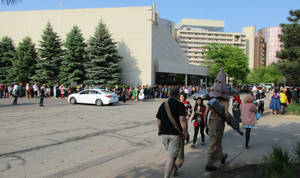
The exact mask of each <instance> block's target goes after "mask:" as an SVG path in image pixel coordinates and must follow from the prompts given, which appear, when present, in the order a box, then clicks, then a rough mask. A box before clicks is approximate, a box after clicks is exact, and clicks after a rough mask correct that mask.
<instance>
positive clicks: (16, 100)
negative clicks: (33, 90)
mask: <svg viewBox="0 0 300 178" xmlns="http://www.w3.org/2000/svg"><path fill="white" fill-rule="evenodd" d="M13 104H18V96H15V99H14V102H13Z"/></svg>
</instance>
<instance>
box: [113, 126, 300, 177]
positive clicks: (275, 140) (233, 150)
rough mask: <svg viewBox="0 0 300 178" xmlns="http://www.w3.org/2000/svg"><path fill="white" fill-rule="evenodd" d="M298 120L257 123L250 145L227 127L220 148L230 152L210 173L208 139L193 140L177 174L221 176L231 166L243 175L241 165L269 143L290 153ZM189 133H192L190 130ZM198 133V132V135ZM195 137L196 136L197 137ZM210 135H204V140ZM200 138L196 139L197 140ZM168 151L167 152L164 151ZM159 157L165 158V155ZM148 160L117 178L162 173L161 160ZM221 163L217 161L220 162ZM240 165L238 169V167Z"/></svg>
mask: <svg viewBox="0 0 300 178" xmlns="http://www.w3.org/2000/svg"><path fill="white" fill-rule="evenodd" d="M297 128H300V123H299V122H293V121H291V123H288V124H281V125H279V126H275V127H273V126H259V125H258V126H257V127H255V128H254V129H253V131H252V132H251V138H250V149H248V150H246V149H245V148H244V137H242V136H240V135H239V134H238V133H236V132H235V131H233V130H228V131H226V132H225V133H224V137H223V140H222V142H223V151H224V152H226V153H228V154H229V157H228V159H227V163H226V165H225V166H220V167H219V169H218V171H215V172H212V173H209V172H206V171H205V165H206V163H207V151H208V148H209V145H208V143H206V145H204V146H202V145H200V144H199V143H198V144H196V148H195V149H191V148H189V145H186V150H187V149H189V150H188V151H189V152H188V153H186V154H185V162H184V164H183V167H182V168H181V169H180V170H179V176H178V177H180V178H203V177H204V178H213V177H220V178H221V177H222V175H225V174H227V173H228V172H230V171H231V170H233V169H234V177H245V173H243V172H245V171H244V168H242V167H244V166H245V165H248V166H250V167H251V165H253V164H254V165H255V164H258V163H261V162H262V159H263V157H264V156H265V155H267V154H268V153H270V152H271V151H272V146H280V147H282V148H283V149H285V150H289V152H290V153H291V154H292V149H293V148H294V146H295V145H296V143H297V142H300V129H297ZM190 134H193V131H191V133H190ZM199 137H200V136H199ZM199 137H198V140H200V138H199ZM208 140H209V139H207V138H206V142H208ZM198 142H199V141H198ZM165 154H166V155H167V152H165ZM166 155H165V156H164V157H162V158H161V162H164V161H165V159H166V157H167V156H166ZM161 162H160V163H153V164H148V165H150V166H149V167H146V166H141V167H136V168H133V169H131V170H129V171H128V172H126V173H124V174H122V175H119V176H117V178H137V177H138V178H153V177H163V174H164V163H161ZM219 165H220V163H219ZM240 167H241V169H240V170H241V171H237V170H238V169H239V168H240Z"/></svg>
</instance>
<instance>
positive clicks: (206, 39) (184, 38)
mask: <svg viewBox="0 0 300 178" xmlns="http://www.w3.org/2000/svg"><path fill="white" fill-rule="evenodd" d="M181 39H183V40H181ZM178 40H179V41H185V40H205V41H223V42H227V41H228V42H232V41H233V39H223V38H222V39H216V38H201V37H198V38H197V37H194V38H190V37H179V38H178ZM244 41H245V40H244Z"/></svg>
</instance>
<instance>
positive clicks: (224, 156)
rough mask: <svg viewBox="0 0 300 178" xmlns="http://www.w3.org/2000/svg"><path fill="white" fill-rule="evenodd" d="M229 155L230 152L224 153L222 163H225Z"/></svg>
mask: <svg viewBox="0 0 300 178" xmlns="http://www.w3.org/2000/svg"><path fill="white" fill-rule="evenodd" d="M227 157H228V154H227V153H224V155H223V158H222V159H221V163H222V164H225V162H226V159H227Z"/></svg>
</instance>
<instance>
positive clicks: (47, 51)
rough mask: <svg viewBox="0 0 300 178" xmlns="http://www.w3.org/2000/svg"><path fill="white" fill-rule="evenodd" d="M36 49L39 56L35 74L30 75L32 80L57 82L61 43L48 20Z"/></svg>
mask: <svg viewBox="0 0 300 178" xmlns="http://www.w3.org/2000/svg"><path fill="white" fill-rule="evenodd" d="M38 51H39V56H40V58H39V60H38V63H37V71H36V75H34V76H33V77H32V80H33V81H35V82H41V83H48V84H54V83H56V82H58V81H59V80H58V74H59V67H60V64H61V60H62V59H61V58H62V55H63V50H62V43H61V41H60V39H59V36H58V35H57V33H56V32H54V31H53V28H52V26H51V25H50V23H49V22H48V23H47V25H46V28H45V29H44V31H43V34H42V40H41V41H40V45H39V49H38Z"/></svg>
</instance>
